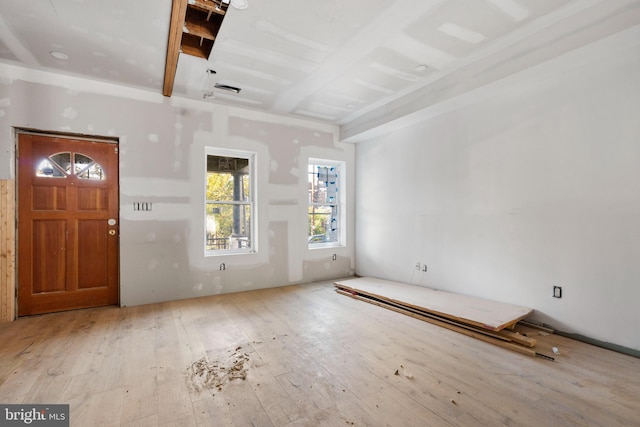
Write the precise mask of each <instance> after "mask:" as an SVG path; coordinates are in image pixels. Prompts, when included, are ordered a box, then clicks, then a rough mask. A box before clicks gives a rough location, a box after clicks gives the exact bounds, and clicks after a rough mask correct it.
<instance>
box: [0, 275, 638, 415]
mask: <svg viewBox="0 0 640 427" xmlns="http://www.w3.org/2000/svg"><path fill="white" fill-rule="evenodd" d="M529 333H531V334H532V335H533V338H535V339H536V340H537V341H538V344H537V346H536V348H537V349H540V350H539V351H548V352H551V348H552V347H557V348H558V349H559V352H560V353H559V354H553V353H552V352H551V354H553V355H554V357H556V360H555V361H554V362H550V361H547V360H544V359H539V358H531V357H527V356H523V355H520V354H517V353H513V352H511V351H508V350H505V349H502V348H499V347H496V346H494V345H491V344H488V343H485V342H482V341H478V340H475V339H472V338H469V337H466V336H463V335H461V334H457V333H455V332H452V331H449V330H447V329H444V328H439V327H437V326H434V325H431V324H428V323H425V322H422V321H420V320H417V319H413V318H411V317H409V316H404V315H402V314H399V313H395V312H393V311H390V310H385V309H382V308H379V307H376V306H374V305H371V304H366V303H363V302H360V301H357V300H354V299H352V298H346V297H344V296H341V295H338V294H336V293H335V291H334V290H333V284H332V282H321V283H314V284H308V285H297V286H286V287H282V288H273V289H263V290H259V291H251V292H245V293H237V294H227V295H219V296H213V297H204V298H198V299H192V300H184V301H175V302H170V303H161V304H150V305H146V306H139V307H126V308H115V307H105V308H99V309H89V310H78V311H71V312H66V313H56V314H52V315H43V316H33V317H25V318H20V319H17V320H16V321H15V322H13V323H10V324H3V325H0V342H2V343H3V346H2V347H1V348H0V401H2V402H4V403H39V402H42V403H69V404H70V407H71V418H72V423H71V425H73V426H82V425H100V423H103V424H104V425H123V426H135V425H140V426H169V425H176V426H209V425H224V426H246V425H249V426H251V425H266V426H271V425H273V426H349V425H389V426H398V425H420V426H422V425H427V424H428V425H434V426H441V425H442V426H450V425H490V426H493V425H519V426H539V425H554V426H572V425H576V424H583V425H602V426H607V427H610V426H628V425H640V414H639V413H638V411H637V409H636V408H637V396H639V395H640V359H637V358H633V357H631V356H627V355H623V354H619V353H614V352H611V351H609V350H605V349H602V348H598V347H594V346H591V345H588V344H585V343H582V342H578V341H574V340H571V339H568V338H566V337H562V336H558V335H546V334H540V332H539V331H536V332H534V331H529ZM536 334H537V335H536ZM238 347H240V350H238V351H242V352H243V353H246V354H247V355H248V357H249V361H248V362H247V366H248V371H247V376H246V380H244V381H243V380H233V381H231V382H230V383H229V384H225V385H224V386H223V387H222V388H221V390H217V389H216V390H203V391H195V390H194V388H193V386H192V385H190V383H189V381H188V378H187V367H188V366H190V364H191V363H193V362H195V361H196V360H198V359H200V358H201V357H204V356H207V357H208V358H209V359H210V360H216V359H217V360H227V358H228V357H229V356H230V355H232V354H233V353H234V352H235V351H236V349H238ZM396 370H398V375H395V371H396ZM106 414H109V415H108V416H107V415H106ZM351 423H353V424H351Z"/></svg>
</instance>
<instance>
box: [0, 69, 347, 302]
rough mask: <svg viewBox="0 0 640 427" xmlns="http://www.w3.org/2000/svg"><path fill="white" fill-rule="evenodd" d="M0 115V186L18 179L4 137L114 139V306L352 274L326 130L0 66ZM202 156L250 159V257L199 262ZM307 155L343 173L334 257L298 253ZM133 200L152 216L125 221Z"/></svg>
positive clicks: (343, 153) (334, 147)
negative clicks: (211, 150)
mask: <svg viewBox="0 0 640 427" xmlns="http://www.w3.org/2000/svg"><path fill="white" fill-rule="evenodd" d="M0 109H1V110H0V165H1V167H0V179H13V178H14V177H15V175H16V174H15V170H14V168H15V135H14V128H30V129H38V130H41V131H45V132H46V131H55V132H69V133H74V134H86V135H93V136H111V137H114V138H117V139H118V140H119V153H120V282H121V303H122V305H135V304H143V303H150V302H157V301H167V300H174V299H180V298H190V297H197V296H201V295H211V294H218V293H228V292H235V291H241V290H248V289H256V288H263V287H272V286H280V285H286V284H290V283H305V282H310V281H312V280H320V279H331V278H338V277H344V276H349V275H351V274H352V273H353V264H354V261H353V253H354V249H353V235H352V230H353V218H354V213H353V209H352V208H351V206H350V205H349V204H348V203H349V201H350V200H352V199H353V191H354V190H353V189H354V185H353V162H354V152H355V148H354V146H353V145H352V144H345V143H340V142H338V141H337V137H336V135H337V128H336V127H334V126H328V125H322V124H318V123H315V122H312V121H305V120H296V119H291V118H283V117H278V116H273V115H268V114H263V113H259V112H255V111H250V110H244V109H241V108H232V107H225V106H222V105H214V104H212V103H208V102H199V101H189V100H185V99H179V98H164V97H162V96H161V95H160V94H154V93H149V92H145V91H141V90H137V89H132V88H124V87H120V86H115V85H110V84H106V83H102V82H93V81H88V80H83V79H78V78H73V77H68V76H61V75H55V74H50V73H44V72H34V71H29V70H25V69H21V68H18V67H14V66H9V65H0ZM207 146H212V147H222V148H234V149H242V150H250V151H254V152H256V153H257V165H256V167H257V169H256V170H257V174H258V179H257V186H258V194H257V198H258V210H257V213H256V216H257V219H258V241H257V247H258V251H257V253H255V254H246V255H240V254H236V255H227V256H205V254H204V233H205V230H204V229H205V222H204V183H205V147H207ZM310 156H313V157H321V158H327V159H334V160H338V161H343V162H345V164H346V172H347V173H346V176H345V178H346V190H347V193H346V196H347V197H346V200H347V206H346V223H347V229H348V231H347V236H346V245H345V246H343V247H337V248H324V249H313V250H310V249H309V248H308V245H307V205H306V203H307V199H308V197H307V193H306V191H307V174H306V165H307V162H308V159H309V157H310ZM134 202H151V203H152V210H151V211H150V212H144V211H134V209H133V203H134ZM334 254H335V255H336V256H335V258H336V260H335V261H334V260H333V258H334V256H333V255H334ZM222 263H224V264H225V267H226V268H225V270H224V271H221V270H220V264H222ZM3 286H9V285H8V284H3Z"/></svg>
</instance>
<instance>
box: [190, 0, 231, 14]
mask: <svg viewBox="0 0 640 427" xmlns="http://www.w3.org/2000/svg"><path fill="white" fill-rule="evenodd" d="M192 4H193V6H195V7H197V8H199V9H202V10H206V11H207V12H213V13H217V14H218V15H224V13H225V10H226V5H225V4H223V3H222V2H221V1H213V0H193V2H192Z"/></svg>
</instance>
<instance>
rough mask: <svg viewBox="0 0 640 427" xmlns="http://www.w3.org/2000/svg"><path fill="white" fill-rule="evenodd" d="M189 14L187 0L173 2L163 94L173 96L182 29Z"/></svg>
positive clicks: (174, 0)
mask: <svg viewBox="0 0 640 427" xmlns="http://www.w3.org/2000/svg"><path fill="white" fill-rule="evenodd" d="M186 13H187V0H173V5H172V6H171V23H170V25H169V43H168V44H167V61H166V63H165V66H164V86H163V89H162V94H163V95H164V96H171V94H172V93H173V83H174V80H175V78H176V69H177V68H178V56H180V42H181V40H182V27H183V26H184V17H185V15H186Z"/></svg>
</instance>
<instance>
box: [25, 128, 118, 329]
mask: <svg viewBox="0 0 640 427" xmlns="http://www.w3.org/2000/svg"><path fill="white" fill-rule="evenodd" d="M20 134H30V135H41V136H46V137H54V138H55V137H61V138H69V139H76V140H82V141H92V142H101V143H106V144H113V145H115V146H116V147H118V148H119V146H120V138H118V137H115V136H99V135H87V134H80V133H73V132H59V131H46V130H41V129H33V128H26V127H13V143H14V144H13V149H14V156H13V162H14V163H13V164H14V171H13V172H14V195H15V200H14V204H15V210H14V217H15V227H14V233H13V234H14V236H13V238H14V242H13V243H14V245H13V246H14V253H13V264H14V281H15V283H14V293H15V297H14V316H13V317H14V320H15V319H17V318H18V298H20V286H19V282H18V278H19V277H20V265H19V262H18V253H19V252H18V251H19V247H18V242H19V236H18V218H19V214H20V212H18V209H19V200H18V198H19V192H20V191H19V190H20V182H19V170H18V167H19V164H18V160H19V156H20V153H19V136H20ZM119 152H120V150H118V153H119ZM116 167H117V169H118V178H117V181H116V185H117V186H118V200H117V205H118V213H117V223H118V225H120V208H121V205H120V196H121V194H120V156H119V154H118V162H117V165H116ZM118 229H119V230H120V227H118ZM121 249H122V247H121V239H120V232H118V254H117V257H116V263H117V281H118V283H117V286H116V289H117V293H118V297H117V303H116V304H117V306H118V307H121V306H122V299H121V298H122V284H121V281H120V253H121V252H122V250H121Z"/></svg>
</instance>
